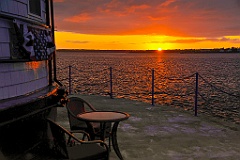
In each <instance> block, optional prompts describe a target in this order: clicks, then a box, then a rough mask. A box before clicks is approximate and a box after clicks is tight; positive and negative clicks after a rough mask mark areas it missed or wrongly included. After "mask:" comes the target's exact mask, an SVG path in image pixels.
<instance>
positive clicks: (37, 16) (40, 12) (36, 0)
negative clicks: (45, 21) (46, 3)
mask: <svg viewBox="0 0 240 160" xmlns="http://www.w3.org/2000/svg"><path fill="white" fill-rule="evenodd" d="M30 1H31V2H35V3H38V2H39V5H40V11H39V14H40V15H39V14H38V13H33V12H31V2H30ZM28 15H31V16H33V17H36V18H42V4H41V0H28Z"/></svg>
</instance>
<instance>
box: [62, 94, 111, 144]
mask: <svg viewBox="0 0 240 160" xmlns="http://www.w3.org/2000/svg"><path fill="white" fill-rule="evenodd" d="M67 110H68V119H69V124H70V130H71V132H72V133H74V132H78V130H84V131H86V132H88V133H89V134H90V137H91V139H92V140H94V139H96V138H99V137H100V136H101V134H100V127H101V126H100V123H88V124H87V123H86V122H85V121H81V120H80V119H78V118H77V115H78V114H81V113H84V112H89V111H93V112H94V111H97V110H96V109H95V108H94V107H93V106H92V105H91V104H90V103H88V102H87V101H85V100H84V99H82V98H79V97H70V98H69V101H68V103H67ZM111 128H112V127H111V123H107V124H106V137H107V138H109V146H110V143H111V138H110V137H111Z"/></svg>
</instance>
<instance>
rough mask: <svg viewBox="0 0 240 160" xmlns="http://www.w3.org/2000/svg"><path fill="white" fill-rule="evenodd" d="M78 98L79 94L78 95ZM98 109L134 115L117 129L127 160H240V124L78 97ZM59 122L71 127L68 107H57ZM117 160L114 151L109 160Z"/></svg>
mask: <svg viewBox="0 0 240 160" xmlns="http://www.w3.org/2000/svg"><path fill="white" fill-rule="evenodd" d="M75 96H76V95H75ZM78 96H79V97H81V98H83V99H85V100H87V101H88V102H90V103H91V104H92V105H93V106H94V107H95V108H96V109H98V110H116V111H123V112H127V113H129V114H130V115H131V117H130V118H129V119H128V120H125V121H122V122H120V124H119V128H118V144H119V148H120V151H121V153H122V155H123V157H124V159H127V160H147V159H148V160H162V159H164V160H168V159H169V160H186V159H187V160H192V159H197V160H207V159H212V160H213V159H221V160H222V159H226V160H239V159H240V125H238V124H232V123H229V122H224V121H223V120H221V119H218V118H213V117H208V116H206V115H203V114H200V115H199V116H198V117H195V116H193V113H189V111H184V110H181V109H176V108H171V107H167V106H158V105H156V106H154V107H152V106H151V105H150V104H147V103H142V102H138V101H132V100H127V99H110V98H109V97H103V96H94V95H91V96H89V95H78ZM57 121H58V122H59V123H60V124H61V125H63V126H64V127H66V128H69V124H68V118H67V112H66V108H58V117H57ZM115 159H118V158H117V156H116V154H115V152H114V151H113V150H112V151H111V153H110V160H115Z"/></svg>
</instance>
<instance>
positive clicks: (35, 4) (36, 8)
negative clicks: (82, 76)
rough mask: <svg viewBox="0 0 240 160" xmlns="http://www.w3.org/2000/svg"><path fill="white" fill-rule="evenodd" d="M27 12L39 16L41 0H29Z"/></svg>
mask: <svg viewBox="0 0 240 160" xmlns="http://www.w3.org/2000/svg"><path fill="white" fill-rule="evenodd" d="M29 12H30V13H31V14H34V15H37V16H40V17H41V0H29Z"/></svg>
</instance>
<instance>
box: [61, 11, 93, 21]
mask: <svg viewBox="0 0 240 160" xmlns="http://www.w3.org/2000/svg"><path fill="white" fill-rule="evenodd" d="M90 19H92V17H91V16H89V14H87V13H82V14H79V15H76V16H73V17H69V18H65V19H64V21H68V22H73V23H80V22H86V21H88V20H90Z"/></svg>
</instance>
